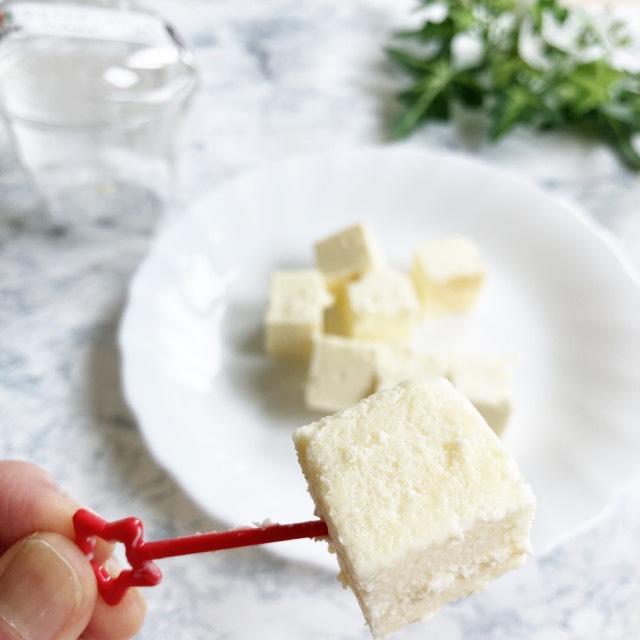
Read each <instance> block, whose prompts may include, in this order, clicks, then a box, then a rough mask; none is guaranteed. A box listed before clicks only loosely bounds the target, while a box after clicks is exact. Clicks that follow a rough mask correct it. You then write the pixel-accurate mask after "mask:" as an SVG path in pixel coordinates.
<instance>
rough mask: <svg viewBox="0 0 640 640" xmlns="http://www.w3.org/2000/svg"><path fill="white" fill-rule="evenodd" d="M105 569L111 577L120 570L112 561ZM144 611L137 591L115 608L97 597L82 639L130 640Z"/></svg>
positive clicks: (143, 602) (142, 599) (144, 605)
mask: <svg viewBox="0 0 640 640" xmlns="http://www.w3.org/2000/svg"><path fill="white" fill-rule="evenodd" d="M105 567H106V568H107V571H108V572H109V574H111V575H114V576H115V575H117V574H118V573H120V569H121V568H120V566H119V564H118V563H117V562H116V561H115V560H114V559H111V560H109V561H108V562H107V563H106V564H105ZM146 609H147V606H146V603H145V600H144V598H143V597H142V594H141V593H140V591H139V590H138V589H129V590H128V591H127V593H126V594H125V596H124V598H123V599H122V600H121V602H119V603H118V604H117V605H116V606H111V605H108V604H107V603H106V602H105V601H104V600H103V599H102V598H101V597H100V596H98V600H97V602H96V608H95V612H94V614H93V617H92V619H91V622H90V623H89V626H88V627H87V628H86V630H85V632H84V634H83V637H86V638H92V639H93V638H100V640H124V639H125V638H132V637H133V636H134V635H136V633H138V631H140V628H141V627H142V623H143V622H144V617H145V613H146ZM0 640H1V639H0Z"/></svg>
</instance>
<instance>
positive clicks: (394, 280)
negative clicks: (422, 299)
mask: <svg viewBox="0 0 640 640" xmlns="http://www.w3.org/2000/svg"><path fill="white" fill-rule="evenodd" d="M338 300H339V301H340V308H341V309H342V313H343V315H344V318H345V323H346V327H347V333H348V335H350V336H352V337H354V338H357V339H359V340H380V341H387V342H409V341H410V340H411V339H412V337H413V333H414V330H415V328H416V326H417V324H418V320H419V315H420V305H419V302H418V297H417V295H416V291H415V288H414V286H413V283H412V282H411V278H410V277H409V276H408V275H407V274H406V273H403V272H402V271H398V270H397V269H391V268H386V269H375V270H372V271H368V272H367V273H365V274H364V275H363V276H361V277H360V278H358V279H356V280H352V281H351V282H348V283H347V284H346V285H345V286H344V292H343V293H341V294H340V295H339V296H338Z"/></svg>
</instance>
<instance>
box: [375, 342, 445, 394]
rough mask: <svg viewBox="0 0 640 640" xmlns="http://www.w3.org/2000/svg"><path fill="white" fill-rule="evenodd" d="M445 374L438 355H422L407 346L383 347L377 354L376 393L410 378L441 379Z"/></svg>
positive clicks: (442, 360) (443, 364)
mask: <svg viewBox="0 0 640 640" xmlns="http://www.w3.org/2000/svg"><path fill="white" fill-rule="evenodd" d="M445 372H446V368H445V363H444V359H443V357H442V356H440V355H436V354H431V353H422V352H420V351H416V350H415V349H414V348H413V347H411V346H409V345H385V346H384V347H381V348H380V350H379V353H378V361H377V366H376V391H379V390H380V389H389V388H391V387H395V386H396V385H397V384H398V383H399V382H402V381H403V380H409V379H411V378H441V377H443V376H444V375H445Z"/></svg>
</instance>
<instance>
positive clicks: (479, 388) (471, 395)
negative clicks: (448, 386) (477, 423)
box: [445, 354, 513, 435]
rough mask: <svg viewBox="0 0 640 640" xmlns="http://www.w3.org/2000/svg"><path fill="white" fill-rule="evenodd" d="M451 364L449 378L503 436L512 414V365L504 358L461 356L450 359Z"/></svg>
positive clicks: (448, 372)
mask: <svg viewBox="0 0 640 640" xmlns="http://www.w3.org/2000/svg"><path fill="white" fill-rule="evenodd" d="M447 360H448V361H447V363H446V364H445V370H446V377H447V378H449V380H451V382H452V383H453V386H454V387H456V389H458V390H459V391H460V392H462V394H463V395H464V396H466V397H467V398H468V399H469V400H470V401H471V403H472V404H473V406H474V407H475V408H476V409H477V410H478V411H479V412H480V413H481V415H482V417H483V418H484V419H485V420H486V421H487V424H488V425H489V426H490V427H491V428H492V429H493V430H494V431H495V432H496V433H497V434H498V435H501V434H502V433H503V432H504V429H505V427H506V425H507V423H508V421H509V417H510V415H511V411H512V396H513V384H512V374H511V366H510V363H509V362H508V361H507V360H506V359H504V358H497V357H487V356H481V355H477V356H474V355H461V354H455V355H450V356H449V357H448V358H447Z"/></svg>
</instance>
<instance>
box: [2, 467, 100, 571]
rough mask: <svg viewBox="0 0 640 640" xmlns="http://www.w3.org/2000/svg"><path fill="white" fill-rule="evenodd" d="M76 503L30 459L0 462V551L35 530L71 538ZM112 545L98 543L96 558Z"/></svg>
mask: <svg viewBox="0 0 640 640" xmlns="http://www.w3.org/2000/svg"><path fill="white" fill-rule="evenodd" d="M79 506H80V505H79V504H78V503H77V502H76V501H75V500H73V499H72V498H71V497H69V496H68V495H67V494H66V493H64V492H63V491H62V489H60V487H59V486H58V485H57V484H56V483H55V482H54V481H53V479H52V478H51V476H50V475H49V474H48V473H47V472H46V471H44V470H43V469H41V468H40V467H37V466H36V465H34V464H31V463H30V462H22V461H18V460H15V461H14V460H11V461H3V462H0V516H1V517H0V553H2V552H3V551H5V550H6V549H7V548H8V547H10V546H11V545H12V544H14V543H15V542H17V541H18V540H21V539H22V538H25V537H27V536H28V535H30V534H31V533H33V532H34V531H53V532H55V533H60V534H61V535H63V536H66V537H67V538H69V539H71V540H73V539H74V538H75V535H74V531H73V520H72V518H73V514H74V513H75V512H76V510H77V509H78V508H79ZM111 553H112V546H111V545H108V544H107V543H104V542H100V541H99V544H98V545H97V547H96V559H97V560H98V562H102V561H103V560H104V559H105V558H108V557H109V556H110V555H111Z"/></svg>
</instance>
